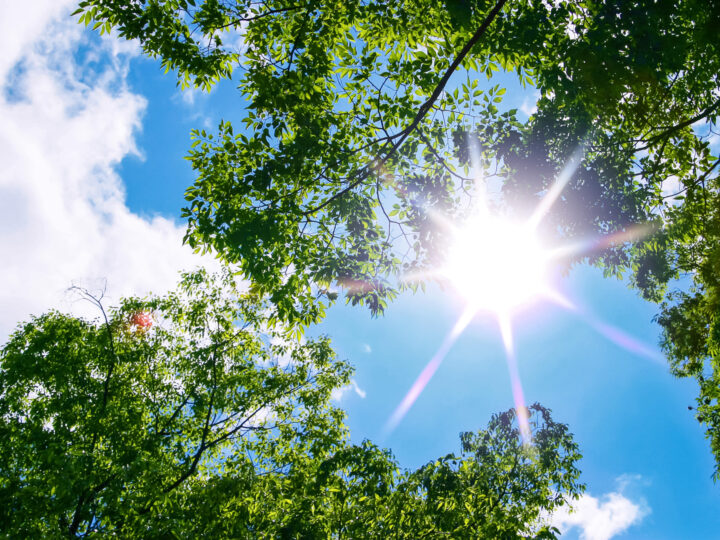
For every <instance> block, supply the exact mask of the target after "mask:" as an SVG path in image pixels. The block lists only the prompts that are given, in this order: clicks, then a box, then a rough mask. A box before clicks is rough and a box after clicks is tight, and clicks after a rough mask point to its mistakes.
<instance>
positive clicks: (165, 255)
mask: <svg viewBox="0 0 720 540" xmlns="http://www.w3.org/2000/svg"><path fill="white" fill-rule="evenodd" d="M73 5H74V2H73V1H64V2H60V1H57V0H44V1H39V0H36V1H34V2H31V3H29V4H26V3H22V2H8V3H7V5H4V7H3V10H4V14H3V15H4V16H3V17H2V18H0V50H2V51H3V54H2V55H0V118H1V119H2V121H0V163H2V168H0V253H2V254H3V255H2V258H3V263H2V265H1V266H0V282H1V283H2V285H3V286H2V287H1V288H0V305H2V307H3V309H2V312H1V313H0V341H2V340H3V337H4V336H5V335H7V333H8V332H9V331H10V330H11V329H12V328H13V327H14V326H15V324H16V323H17V322H18V321H20V320H24V319H26V318H27V317H28V316H29V315H30V314H39V313H41V312H43V311H45V310H47V309H48V308H50V307H56V308H58V307H60V308H65V309H73V310H76V309H78V308H79V306H81V305H83V304H82V303H68V302H65V303H64V304H63V297H64V291H65V290H66V289H67V287H68V286H70V285H71V284H72V283H83V282H87V281H88V280H90V281H97V278H104V279H106V280H107V283H108V293H109V298H110V300H116V299H117V298H118V297H119V296H121V295H126V294H145V293H147V292H148V291H150V290H152V291H154V292H163V291H165V290H167V289H169V288H171V287H172V286H174V284H175V283H176V282H177V277H178V276H177V272H178V270H181V269H190V268H193V267H195V266H197V265H198V264H201V263H203V262H204V261H205V260H204V259H201V258H199V257H197V256H196V255H194V254H193V253H192V252H191V250H190V249H189V248H187V247H184V246H182V243H181V242H182V235H183V232H184V227H183V226H181V225H180V224H178V223H175V222H174V221H172V220H169V219H166V218H164V217H160V216H155V217H150V218H144V217H141V216H139V215H137V214H135V213H133V212H131V211H130V210H129V209H128V207H127V206H126V203H125V191H124V186H123V183H122V179H121V178H120V177H119V176H118V174H117V172H116V170H115V167H116V166H117V165H118V164H119V163H120V161H121V160H122V159H123V158H124V157H126V156H128V155H132V154H136V155H137V154H139V150H138V148H137V147H136V145H135V138H134V135H135V133H136V132H137V131H138V130H139V129H140V128H141V119H142V115H143V112H144V110H145V107H146V101H145V99H144V98H143V97H142V96H139V95H137V94H134V93H133V92H132V91H131V90H130V89H129V88H128V87H127V84H126V80H125V77H126V74H127V70H128V62H129V60H130V57H131V56H132V55H134V54H137V46H135V45H133V44H124V43H121V42H117V40H115V39H113V38H110V37H107V38H104V39H97V38H94V37H92V36H91V35H90V34H88V33H86V32H85V31H84V30H83V28H82V27H81V26H80V25H78V24H77V23H76V22H75V20H74V19H72V18H70V17H69V13H70V11H71V9H72V7H73ZM14 11H15V12H17V13H15V14H13V12H14ZM81 46H84V47H83V49H82V51H83V52H82V53H80V52H79V51H80V50H81V49H80V48H81Z"/></svg>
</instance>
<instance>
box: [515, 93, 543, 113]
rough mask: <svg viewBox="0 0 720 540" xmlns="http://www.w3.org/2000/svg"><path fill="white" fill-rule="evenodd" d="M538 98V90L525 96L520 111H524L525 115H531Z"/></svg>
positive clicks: (535, 110)
mask: <svg viewBox="0 0 720 540" xmlns="http://www.w3.org/2000/svg"><path fill="white" fill-rule="evenodd" d="M538 99H540V92H538V91H535V92H533V93H532V95H531V96H525V99H523V102H522V104H521V105H520V111H522V112H523V113H525V114H526V115H527V116H532V115H533V114H535V113H536V112H537V101H538Z"/></svg>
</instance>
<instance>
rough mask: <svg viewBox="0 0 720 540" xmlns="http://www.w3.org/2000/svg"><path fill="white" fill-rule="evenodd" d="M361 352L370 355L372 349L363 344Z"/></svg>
mask: <svg viewBox="0 0 720 540" xmlns="http://www.w3.org/2000/svg"><path fill="white" fill-rule="evenodd" d="M363 351H365V352H366V353H367V354H370V353H371V352H372V347H371V346H370V345H368V344H367V343H365V344H364V345H363Z"/></svg>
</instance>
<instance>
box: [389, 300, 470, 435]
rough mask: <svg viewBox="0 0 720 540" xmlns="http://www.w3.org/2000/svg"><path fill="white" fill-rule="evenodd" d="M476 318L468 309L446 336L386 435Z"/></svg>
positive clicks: (402, 404) (401, 405)
mask: <svg viewBox="0 0 720 540" xmlns="http://www.w3.org/2000/svg"><path fill="white" fill-rule="evenodd" d="M474 316H475V311H474V310H473V309H471V308H470V307H467V308H466V309H465V310H464V311H463V312H462V314H461V315H460V317H459V318H458V320H457V322H456V323H455V325H454V326H453V327H452V329H451V330H450V332H449V333H448V335H447V336H445V339H444V340H443V342H442V344H441V345H440V348H439V349H438V350H437V352H436V353H435V355H434V356H433V357H432V358H431V359H430V361H429V362H428V363H427V365H426V366H425V368H424V369H423V370H422V371H421V372H420V375H419V376H418V378H417V379H415V382H414V383H413V385H412V386H411V387H410V390H408V392H407V394H405V397H404V398H403V400H402V401H401V402H400V404H399V405H398V406H397V408H396V409H395V410H394V411H393V413H392V415H391V416H390V418H389V419H388V421H387V422H386V424H385V428H384V429H383V432H384V434H385V435H386V436H387V435H390V434H391V433H392V432H393V431H394V430H395V428H396V427H397V426H398V424H399V423H400V422H401V421H402V419H403V418H404V417H405V415H406V414H407V412H408V411H409V410H410V407H412V406H413V403H415V400H416V399H417V398H418V397H419V396H420V394H421V393H422V391H423V390H424V389H425V387H426V386H427V384H428V383H429V382H430V379H432V377H433V375H435V372H436V371H437V369H438V368H439V367H440V364H442V362H443V360H444V359H445V356H446V355H447V353H448V351H449V350H450V348H451V347H452V346H453V344H454V343H455V340H457V338H458V336H459V335H460V334H462V332H463V330H465V328H466V327H467V325H468V324H470V321H471V320H472V319H473V317H474Z"/></svg>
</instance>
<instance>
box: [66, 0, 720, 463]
mask: <svg viewBox="0 0 720 540" xmlns="http://www.w3.org/2000/svg"><path fill="white" fill-rule="evenodd" d="M77 13H78V14H79V16H80V20H81V21H82V22H84V23H85V24H90V23H94V24H95V26H96V27H97V28H99V29H100V30H101V31H109V30H110V29H112V28H115V29H117V30H118V31H119V33H120V35H121V36H124V37H126V38H129V39H130V38H132V39H138V40H139V41H140V43H141V45H142V47H143V49H144V51H145V52H146V53H147V54H148V55H150V56H152V57H156V58H159V59H160V61H161V62H162V65H163V66H164V67H165V68H166V69H167V70H173V71H175V72H176V73H177V74H178V77H179V81H180V83H181V84H183V85H196V86H199V87H202V88H205V89H208V88H210V87H211V86H212V85H213V84H215V83H217V82H218V81H220V80H223V79H231V78H232V80H233V81H235V82H236V83H237V84H238V85H239V90H240V93H241V95H242V98H243V99H244V104H245V111H244V113H243V114H244V116H243V118H242V121H241V122H240V125H235V126H234V125H232V124H231V123H229V122H223V123H221V124H220V126H219V128H218V130H217V132H215V133H209V132H206V131H196V132H194V134H193V137H194V142H193V143H192V149H191V151H190V155H189V159H190V161H191V163H192V166H193V168H194V169H195V171H196V174H197V180H196V182H195V184H194V185H192V186H190V187H189V188H188V190H187V194H186V198H187V201H188V205H187V207H186V208H185V210H184V215H185V217H187V219H188V231H187V235H186V240H187V242H189V243H190V244H191V245H192V246H193V247H195V248H196V249H199V250H209V249H210V250H214V251H216V252H217V253H218V254H219V255H220V256H221V257H223V258H224V259H225V260H227V261H229V262H231V263H236V264H237V265H239V267H240V268H241V271H242V272H243V274H244V275H245V276H246V277H247V278H249V279H250V280H251V281H252V283H253V286H254V287H255V288H256V290H257V291H259V292H261V293H267V294H268V296H269V298H271V300H272V302H273V304H274V305H275V306H276V309H277V317H278V318H279V319H282V320H285V321H291V322H301V323H303V324H307V323H309V322H312V321H315V320H317V319H318V318H319V317H321V316H322V314H323V310H324V308H325V306H326V305H327V303H328V302H332V301H333V300H334V299H335V297H336V293H335V292H333V287H341V288H344V289H345V290H346V292H347V296H348V300H349V301H351V302H352V303H365V304H367V305H368V306H369V307H370V309H371V310H372V311H373V312H376V313H377V312H379V311H382V309H383V308H384V307H385V306H386V303H387V300H388V299H389V298H392V297H393V296H394V295H395V294H396V291H397V289H398V287H400V288H402V287H407V286H415V284H414V283H410V284H408V283H407V282H406V281H403V276H407V275H415V274H417V273H419V271H421V270H428V269H429V270H432V269H433V267H434V266H435V265H437V262H438V260H439V259H441V258H442V250H443V245H444V241H443V240H444V236H445V235H446V234H447V231H444V230H443V228H442V227H438V226H437V223H436V222H435V221H434V219H433V216H434V215H437V214H438V213H440V214H442V215H444V216H446V217H447V218H449V219H462V218H463V217H464V216H465V215H466V213H467V212H468V209H469V208H470V207H471V206H472V201H473V200H474V199H476V198H477V196H478V194H477V192H476V191H475V190H474V189H473V186H474V184H475V178H476V176H477V174H478V171H481V172H482V176H483V177H484V178H486V179H490V178H497V179H499V181H500V182H501V183H502V186H503V188H502V193H501V197H500V198H498V200H497V201H495V203H496V204H497V205H499V206H501V207H502V209H503V211H505V212H508V213H513V214H515V215H517V216H520V217H522V216H527V215H528V213H529V212H530V211H531V209H532V208H534V207H535V206H536V205H537V203H538V201H539V200H540V199H541V198H542V197H543V196H544V195H545V194H547V193H548V191H549V190H550V189H551V187H552V186H553V185H554V183H555V182H556V180H557V178H558V176H559V175H561V174H565V173H563V172H562V171H566V174H567V175H569V181H568V183H567V185H566V187H565V189H564V190H563V192H562V194H561V196H560V197H559V198H558V199H557V201H556V202H555V204H554V205H553V206H552V208H551V209H550V211H549V212H548V214H547V215H546V216H545V218H544V220H543V232H544V235H545V237H546V239H547V240H548V241H549V242H552V241H557V242H558V243H566V242H569V241H575V240H582V241H583V242H585V243H586V245H592V246H593V248H592V249H589V250H588V251H586V252H576V253H574V254H572V255H571V256H569V257H568V259H567V261H566V263H567V264H568V265H572V264H574V263H576V262H579V261H583V260H585V261H589V262H591V263H593V264H596V265H599V266H601V267H603V268H604V269H605V272H606V273H607V275H623V274H625V273H628V275H629V279H630V282H631V283H632V285H634V286H635V287H637V289H638V290H639V291H640V293H641V294H642V295H643V296H644V297H645V298H647V299H650V300H652V301H655V302H658V303H659V304H660V307H661V310H660V313H659V315H658V318H657V320H658V322H659V323H660V325H661V327H662V329H663V336H664V337H663V346H664V349H665V352H666V353H667V355H668V358H669V361H670V364H671V366H672V369H673V371H674V372H675V373H676V374H677V375H679V376H693V377H696V378H697V380H698V382H699V385H700V389H701V394H700V397H699V398H698V418H699V419H700V421H702V422H706V423H707V424H708V428H709V430H708V434H709V436H710V438H711V440H712V445H713V449H714V452H715V455H716V457H717V458H718V463H720V409H719V408H720V405H719V404H718V403H719V402H718V392H720V390H719V389H720V374H719V373H720V357H719V353H718V350H719V348H718V347H719V346H718V342H719V340H718V337H717V336H718V328H720V323H719V322H718V320H719V319H720V315H719V313H720V300H718V298H719V294H720V293H718V277H717V276H718V275H720V274H719V268H718V264H720V263H719V262H718V261H720V252H718V249H720V248H718V246H719V245H720V243H719V242H718V240H719V234H720V212H719V210H718V208H720V194H719V189H718V188H719V185H718V184H719V183H720V181H719V180H718V163H720V160H718V156H717V151H715V152H713V150H712V148H711V145H710V142H711V140H712V138H713V137H714V138H715V140H717V137H718V132H717V121H718V117H719V116H720V75H719V74H720V50H719V49H718V43H719V42H718V40H717V39H716V33H717V28H718V27H720V5H719V4H718V2H717V0H711V1H708V0H681V1H678V2H657V1H656V0H635V1H624V0H623V1H619V0H566V1H561V2H547V1H544V0H543V1H540V0H511V1H507V0H497V1H496V2H491V1H486V0H445V1H444V2H431V1H428V0H406V1H398V2H381V1H376V0H350V1H343V2H335V1H319V0H304V1H300V2H287V1H286V0H263V1H260V2H256V1H249V0H145V1H139V2H125V1H122V0H83V1H82V2H80V4H79V9H78V11H77ZM503 73H511V74H514V75H515V76H516V78H517V80H518V81H519V83H520V84H522V85H523V86H526V87H528V88H535V89H536V90H537V92H538V94H539V99H538V102H537V111H536V112H535V113H533V114H532V115H530V117H529V118H528V119H527V120H525V121H522V120H521V118H520V117H519V116H518V112H517V110H515V109H507V108H506V107H504V105H503V103H502V100H503V95H504V93H505V88H503V87H501V86H500V85H499V84H495V80H494V77H496V76H497V75H500V74H503ZM486 79H487V80H489V82H485V81H486ZM568 164H572V165H573V166H572V167H568ZM677 279H684V281H683V282H682V283H684V286H683V287H680V288H679V289H678V287H676V286H675V285H674V283H675V280H677ZM669 284H670V285H671V286H670V288H668V285H669Z"/></svg>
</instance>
